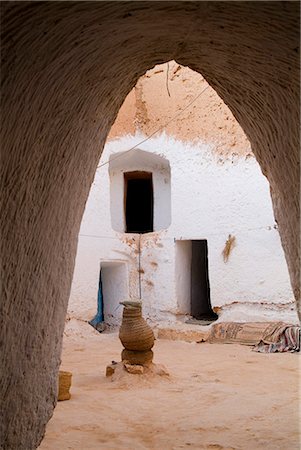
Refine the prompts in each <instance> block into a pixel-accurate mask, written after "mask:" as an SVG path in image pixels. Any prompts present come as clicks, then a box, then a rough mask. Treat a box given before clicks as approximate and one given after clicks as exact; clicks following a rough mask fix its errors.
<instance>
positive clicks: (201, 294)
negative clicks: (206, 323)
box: [190, 239, 218, 320]
mask: <svg viewBox="0 0 301 450" xmlns="http://www.w3.org/2000/svg"><path fill="white" fill-rule="evenodd" d="M191 246H192V248H191V294H190V295H191V297H190V298H191V312H190V313H191V315H192V317H194V318H195V319H197V320H211V319H212V320H216V319H217V317H218V316H217V314H215V312H214V311H213V310H212V306H211V300H210V283H209V270H208V244H207V240H205V239H203V240H199V241H191Z"/></svg>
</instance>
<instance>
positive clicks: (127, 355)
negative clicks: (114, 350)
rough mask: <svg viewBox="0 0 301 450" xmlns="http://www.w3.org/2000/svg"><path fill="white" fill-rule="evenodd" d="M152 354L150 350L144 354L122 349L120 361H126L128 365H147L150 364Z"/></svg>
mask: <svg viewBox="0 0 301 450" xmlns="http://www.w3.org/2000/svg"><path fill="white" fill-rule="evenodd" d="M153 357H154V354H153V352H152V350H148V351H146V352H134V351H132V350H126V349H123V350H122V353H121V360H122V361H128V362H129V363H130V364H139V365H142V366H143V365H146V366H147V365H148V364H150V363H151V362H152V360H153Z"/></svg>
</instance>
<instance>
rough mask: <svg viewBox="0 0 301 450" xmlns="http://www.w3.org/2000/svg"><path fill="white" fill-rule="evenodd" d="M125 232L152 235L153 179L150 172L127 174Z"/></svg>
mask: <svg viewBox="0 0 301 450" xmlns="http://www.w3.org/2000/svg"><path fill="white" fill-rule="evenodd" d="M124 192H125V231H126V233H150V232H152V231H154V229H153V227H154V225H153V215H154V211H153V205H154V194H153V177H152V173H150V172H140V171H135V172H126V173H125V174H124Z"/></svg>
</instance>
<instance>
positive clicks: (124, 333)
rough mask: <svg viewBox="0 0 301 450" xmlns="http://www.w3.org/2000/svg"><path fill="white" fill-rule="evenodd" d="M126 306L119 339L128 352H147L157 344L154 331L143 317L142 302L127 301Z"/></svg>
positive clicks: (124, 303) (123, 303)
mask: <svg viewBox="0 0 301 450" xmlns="http://www.w3.org/2000/svg"><path fill="white" fill-rule="evenodd" d="M121 304H122V305H124V309H123V317H122V324H121V327H120V330H119V339H120V340H121V342H122V345H123V346H124V348H125V349H126V350H134V351H139V352H143V351H147V350H150V349H151V348H152V347H153V345H154V342H155V337H154V333H153V330H152V329H151V327H150V326H149V325H148V324H147V323H146V321H145V320H144V319H143V317H142V305H141V302H138V301H137V302H135V301H126V302H122V303H121Z"/></svg>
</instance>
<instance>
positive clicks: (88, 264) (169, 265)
mask: <svg viewBox="0 0 301 450" xmlns="http://www.w3.org/2000/svg"><path fill="white" fill-rule="evenodd" d="M144 138H145V136H142V135H139V134H137V135H135V136H126V137H123V138H121V139H118V140H115V141H111V142H109V143H108V144H107V145H106V147H105V150H104V152H103V156H102V159H101V161H100V164H102V163H104V162H107V161H109V158H110V157H111V158H112V155H115V154H118V153H120V152H123V151H126V150H128V149H129V148H131V147H133V146H134V145H136V144H138V143H139V142H140V141H142V140H143V139H144ZM139 149H140V150H142V151H145V152H151V153H155V154H157V155H159V156H162V157H164V158H166V159H167V160H168V161H169V164H170V173H171V177H170V186H171V213H170V212H169V207H167V208H166V217H167V216H168V214H171V217H169V218H168V219H166V220H167V222H166V223H169V222H170V221H171V224H170V226H169V227H168V228H167V229H166V230H163V231H157V232H154V233H148V234H145V235H141V237H140V239H141V242H140V245H141V269H142V273H141V281H142V299H143V302H144V314H145V316H147V317H149V318H150V319H152V320H154V321H160V320H167V321H173V320H176V319H177V318H179V317H181V314H182V313H183V312H185V309H186V308H187V306H188V302H189V296H188V294H187V289H186V288H185V286H188V285H189V282H188V276H189V270H188V269H187V261H189V258H190V256H189V251H190V250H189V245H185V244H183V242H180V243H179V242H178V241H181V240H183V241H184V240H191V239H207V240H208V258H209V279H210V288H211V304H212V306H213V307H220V308H221V310H220V311H219V314H220V320H242V321H244V320H245V321H250V320H287V321H293V322H296V321H297V315H296V312H295V306H294V303H293V294H292V290H291V287H290V283H289V276H288V270H287V266H286V263H285V259H284V253H283V250H282V247H281V244H280V238H279V234H278V231H277V226H276V224H275V221H274V217H273V211H272V206H271V200H270V194H269V186H268V182H267V180H266V178H265V177H264V176H263V175H262V173H261V171H260V168H259V166H258V164H257V162H256V160H255V159H254V158H253V157H247V158H244V157H240V158H239V157H233V158H232V159H226V160H225V159H222V158H220V156H219V155H218V154H215V153H214V146H213V145H212V146H210V145H205V144H202V143H201V142H198V143H194V144H193V145H192V144H186V143H185V144H184V143H183V142H180V141H176V140H174V139H172V138H169V137H167V136H166V135H164V134H162V135H161V136H159V137H157V138H152V139H150V140H148V141H147V142H145V143H144V144H141V145H139ZM128 157H129V153H128V154H127V157H124V161H125V162H126V159H127V158H128ZM116 162H117V160H116ZM121 167H122V157H120V158H118V167H115V169H114V167H113V168H112V167H111V168H110V172H112V170H113V169H114V170H117V168H118V171H119V173H120V169H121ZM139 169H141V167H139ZM145 169H147V167H146V168H145ZM114 170H113V172H114ZM164 170H165V169H164ZM119 184H122V183H119ZM110 186H111V192H113V196H112V197H111V195H110ZM159 186H160V185H157V188H158V187H159ZM118 192H119V194H120V196H121V197H122V200H120V197H119V194H118ZM156 195H158V193H155V196H156ZM159 195H160V194H159ZM118 198H119V200H118ZM155 201H156V200H155ZM114 208H116V209H117V210H114ZM122 208H123V194H122V193H121V189H119V190H118V189H117V190H114V189H112V183H111V185H110V177H109V164H106V165H104V166H102V167H100V168H99V169H98V170H97V173H96V176H95V180H94V183H93V186H92V189H91V193H90V196H89V199H88V202H87V205H86V210H85V214H84V217H83V221H82V226H81V230H80V235H79V243H78V253H77V259H76V268H75V273H74V279H73V285H72V291H71V296H70V303H69V314H70V315H73V316H75V317H78V318H81V319H84V320H87V319H91V318H92V317H93V315H94V314H95V312H96V304H97V290H98V279H99V270H100V266H101V264H102V261H105V263H106V264H107V265H108V264H109V263H108V262H109V261H116V262H119V263H120V262H123V263H124V265H123V266H122V267H124V268H126V270H123V272H122V273H123V275H122V276H123V277H124V280H123V281H121V284H122V286H123V288H122V289H121V290H119V296H120V301H121V300H122V299H123V297H124V295H125V294H126V290H128V292H127V294H128V296H131V297H136V296H138V294H139V289H138V279H139V274H138V240H139V235H136V234H135V235H132V234H124V233H121V232H116V231H114V230H113V227H112V220H111V217H113V222H114V217H115V220H116V217H119V219H118V220H119V224H120V226H121V221H120V220H121V219H120V217H122V215H121V214H123V211H122ZM110 211H111V213H110ZM170 219H171V220H170ZM118 220H117V222H118ZM115 228H116V227H115ZM229 234H231V235H234V236H235V238H236V246H235V248H234V249H233V251H232V253H231V254H230V258H229V260H228V262H227V263H225V262H224V261H223V258H222V250H223V248H224V245H225V242H226V239H227V238H228V235H229ZM125 286H127V287H125ZM121 297H122V298H121ZM104 301H105V302H106V299H104ZM116 302H117V303H118V293H117V294H116V295H115V296H114V301H113V303H114V305H116V304H117V303H116ZM114 308H115V306H114ZM105 309H106V306H105ZM108 310H110V311H112V308H111V306H110V307H109V308H108ZM116 314H117V315H118V314H119V313H118V309H117V313H116ZM109 321H110V319H109ZM111 322H114V321H113V320H111Z"/></svg>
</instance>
